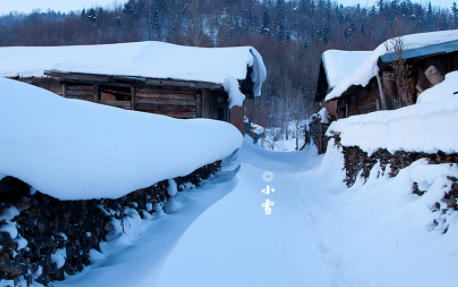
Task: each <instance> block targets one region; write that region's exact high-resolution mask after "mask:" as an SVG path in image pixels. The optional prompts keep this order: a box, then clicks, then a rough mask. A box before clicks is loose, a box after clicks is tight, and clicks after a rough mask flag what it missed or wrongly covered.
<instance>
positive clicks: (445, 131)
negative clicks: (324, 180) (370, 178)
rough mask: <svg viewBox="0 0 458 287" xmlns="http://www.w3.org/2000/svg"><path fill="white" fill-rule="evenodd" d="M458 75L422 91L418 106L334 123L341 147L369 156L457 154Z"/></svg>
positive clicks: (455, 74) (329, 131)
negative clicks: (382, 151)
mask: <svg viewBox="0 0 458 287" xmlns="http://www.w3.org/2000/svg"><path fill="white" fill-rule="evenodd" d="M457 81H458V72H452V73H449V74H447V75H446V79H445V81H444V82H442V83H441V84H438V85H436V86H434V87H433V88H430V89H428V90H426V91H424V92H423V93H422V94H421V95H420V98H419V100H418V103H417V104H415V105H412V106H408V107H404V108H400V109H398V110H394V111H378V112H373V113H370V114H366V115H358V116H352V117H349V118H346V119H340V120H338V121H336V122H333V123H332V124H331V126H330V127H329V129H328V132H327V135H328V136H331V131H334V132H339V133H340V138H341V143H342V145H344V146H359V147H360V148H361V149H362V150H364V151H366V152H368V153H369V154H371V153H373V152H376V151H377V150H378V149H380V148H385V149H387V150H388V151H390V152H392V153H394V152H395V151H406V152H428V153H436V152H437V151H443V152H445V153H456V152H458V125H457V124H456V123H457V122H458V96H457V95H455V94H454V93H455V92H457V91H458V87H457V86H456V85H454V83H456V82H457Z"/></svg>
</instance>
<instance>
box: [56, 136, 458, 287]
mask: <svg viewBox="0 0 458 287" xmlns="http://www.w3.org/2000/svg"><path fill="white" fill-rule="evenodd" d="M343 166H344V163H343V156H342V153H341V151H340V150H339V149H337V148H336V146H335V145H334V144H333V143H332V140H331V142H330V144H329V146H328V151H327V153H326V154H325V155H324V156H322V155H320V156H317V155H316V148H315V147H313V146H312V147H310V148H308V147H307V148H306V149H305V150H304V151H301V152H290V153H285V152H269V151H266V150H264V149H262V148H260V147H256V146H253V145H252V143H251V139H250V138H249V137H246V138H245V141H244V143H243V146H242V148H241V149H239V150H238V151H237V153H235V154H234V155H233V156H231V157H229V158H227V159H226V160H224V161H223V170H224V171H223V173H222V175H220V176H219V177H218V178H216V179H212V180H209V181H208V182H207V184H205V185H204V186H203V187H199V188H197V189H193V190H188V191H185V192H180V193H178V194H177V195H176V196H175V197H173V199H174V200H175V201H177V202H179V203H181V204H182V208H181V209H180V210H178V211H177V212H176V213H173V214H164V215H162V216H159V217H153V218H154V220H152V221H151V219H153V218H149V219H147V220H143V221H141V220H131V217H137V214H134V213H133V214H131V215H129V217H128V218H127V219H125V220H128V221H129V222H130V221H131V224H127V225H125V227H126V232H125V233H122V228H121V227H120V226H121V225H120V222H119V221H116V224H117V225H118V226H119V229H120V231H119V232H118V233H117V234H115V235H113V236H111V237H110V238H111V239H112V240H111V241H109V242H103V243H102V244H101V245H102V246H101V250H102V253H103V254H100V253H98V252H96V251H95V250H92V251H91V260H92V261H93V264H92V265H91V266H88V267H87V268H86V269H85V270H84V271H83V272H82V273H81V274H78V275H75V276H69V278H68V279H67V280H65V281H63V282H60V283H59V286H67V287H70V286H110V287H118V286H138V287H143V286H145V287H182V286H199V287H214V286H221V287H229V286H230V287H233V286H267V287H278V286H291V287H292V286H317V287H321V286H345V287H368V286H390V287H391V286H405V287H414V286H415V287H426V286H454V285H456V284H455V282H456V281H457V280H458V273H457V272H456V266H457V264H458V257H457V256H456V252H457V236H458V224H457V221H458V212H452V211H448V212H446V213H445V214H443V213H442V212H440V211H436V212H433V210H432V209H431V207H434V206H435V202H440V199H441V198H442V197H443V195H444V191H445V190H447V188H449V187H450V184H451V181H450V180H448V179H447V176H454V177H457V176H458V170H457V166H456V164H453V165H449V164H441V165H431V164H427V163H426V162H425V161H424V160H420V161H417V162H415V163H413V164H412V165H411V166H409V167H408V168H406V169H404V170H401V171H400V172H399V174H398V176H396V177H395V178H390V177H388V171H386V172H385V173H383V172H382V171H381V170H380V166H379V165H375V166H374V168H373V169H372V171H371V173H370V177H369V178H368V180H367V181H366V182H364V180H363V179H361V178H360V179H359V180H358V181H357V182H356V183H355V185H354V186H353V187H351V188H347V187H346V186H345V184H344V183H343V179H344V178H345V170H343ZM234 169H235V171H232V170H234ZM231 171H232V172H231ZM266 171H270V172H272V173H273V175H274V176H273V179H272V180H271V181H270V182H265V181H264V180H263V173H264V172H266ZM235 173H236V174H235ZM414 182H417V183H418V185H419V187H420V189H421V190H423V191H426V193H425V194H424V195H423V196H421V197H420V196H418V195H415V194H412V186H413V183H414ZM266 185H269V186H270V187H271V188H274V189H275V192H274V193H270V194H269V195H267V194H265V193H263V192H262V190H263V189H265V188H266ZM266 199H270V201H272V202H274V205H273V206H272V212H271V214H270V215H265V214H264V210H263V208H262V207H261V205H262V203H263V202H265V201H266ZM440 203H441V205H442V206H441V208H445V203H442V202H440ZM434 221H436V222H437V223H438V224H437V226H436V225H434V224H433V222H434ZM131 229H134V230H137V232H131V231H130V230H131ZM444 230H447V232H446V233H445V234H443V232H444ZM137 236H138V237H137ZM126 272H127V273H126Z"/></svg>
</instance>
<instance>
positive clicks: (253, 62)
mask: <svg viewBox="0 0 458 287" xmlns="http://www.w3.org/2000/svg"><path fill="white" fill-rule="evenodd" d="M247 66H250V67H253V73H252V75H250V76H251V78H252V80H253V82H254V83H255V87H254V94H255V95H256V96H259V95H260V94H261V85H262V83H263V82H264V80H265V79H266V75H267V72H266V68H265V66H264V63H263V61H262V57H261V55H260V54H259V53H258V52H257V51H256V49H254V48H253V47H232V48H197V47H186V46H180V45H174V44H168V43H162V42H152V41H151V42H137V43H122V44H106V45H87V46H86V45H79V46H59V47H5V48H0V76H3V77H43V76H44V75H43V72H44V71H45V70H58V71H62V72H77V73H90V74H108V75H120V76H139V77H148V78H161V79H177V80H187V81H202V82H208V83H216V84H222V85H223V86H224V88H225V89H226V91H227V92H228V93H229V96H230V99H229V100H230V105H231V107H232V106H233V105H239V106H241V105H242V104H243V99H244V98H245V96H244V95H243V94H242V93H241V92H240V88H239V84H238V81H237V80H243V79H245V78H246V75H247Z"/></svg>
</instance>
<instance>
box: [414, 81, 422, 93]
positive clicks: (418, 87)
mask: <svg viewBox="0 0 458 287" xmlns="http://www.w3.org/2000/svg"><path fill="white" fill-rule="evenodd" d="M415 88H416V89H417V93H418V95H420V94H421V93H423V91H424V90H423V88H422V87H421V86H420V82H418V84H417V85H416V86H415Z"/></svg>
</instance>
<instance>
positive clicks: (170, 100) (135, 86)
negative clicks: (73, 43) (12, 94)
mask: <svg viewBox="0 0 458 287" xmlns="http://www.w3.org/2000/svg"><path fill="white" fill-rule="evenodd" d="M15 79H16V80H19V81H22V82H25V83H28V84H32V85H34V86H37V87H41V88H44V89H46V90H48V91H51V92H53V93H56V94H58V95H61V96H63V97H66V98H71V99H79V100H85V101H92V102H97V103H100V104H104V105H109V106H113V107H117V108H122V109H126V110H136V111H141V112H147V113H154V114H160V115H165V116H170V117H174V118H179V119H192V118H208V119H215V120H222V121H226V122H229V104H228V95H227V93H226V92H225V91H224V90H222V89H214V90H212V89H209V88H208V89H207V88H203V89H202V88H198V87H191V88H190V87H180V86H178V85H173V84H172V85H171V86H164V85H147V84H142V83H104V82H93V81H92V82H91V81H84V80H81V79H80V80H62V79H57V78H53V77H44V78H15Z"/></svg>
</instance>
